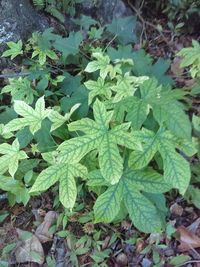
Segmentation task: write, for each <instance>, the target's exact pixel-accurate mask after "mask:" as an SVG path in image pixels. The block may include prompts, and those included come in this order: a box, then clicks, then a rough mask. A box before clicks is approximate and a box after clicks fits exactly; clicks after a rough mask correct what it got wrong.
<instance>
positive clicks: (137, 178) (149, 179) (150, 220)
mask: <svg viewBox="0 0 200 267" xmlns="http://www.w3.org/2000/svg"><path fill="white" fill-rule="evenodd" d="M100 180H101V183H99V181H100ZM90 181H93V182H92V184H93V185H95V181H97V184H99V185H100V184H101V185H103V177H101V176H100V173H99V172H98V171H93V172H91V173H90V174H89V181H88V183H89V184H90ZM104 185H106V184H105V183H104ZM168 190H169V185H168V184H167V183H166V182H165V181H164V179H163V177H162V175H160V174H159V173H157V172H156V171H154V170H151V169H147V170H144V171H134V170H130V169H127V170H125V171H124V173H123V175H122V177H121V179H120V181H119V183H117V184H116V185H113V186H110V187H109V188H108V189H107V190H106V191H105V192H104V193H103V194H101V195H100V196H99V197H98V198H97V200H96V203H95V205H94V214H95V221H96V222H102V221H103V222H111V221H113V220H114V218H115V217H116V216H117V214H118V212H119V210H120V206H121V202H122V200H124V202H125V205H126V208H127V210H128V212H129V215H130V217H131V219H132V221H133V223H134V225H135V226H136V227H137V228H138V229H139V230H141V231H143V232H157V231H159V230H160V229H161V224H162V223H161V218H160V216H159V213H158V211H157V209H156V207H155V206H154V204H153V203H152V202H151V201H150V200H148V199H147V198H146V197H145V196H144V195H143V194H142V193H141V191H145V192H152V193H154V192H156V193H163V192H166V191H168Z"/></svg>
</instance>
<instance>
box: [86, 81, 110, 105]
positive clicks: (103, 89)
mask: <svg viewBox="0 0 200 267" xmlns="http://www.w3.org/2000/svg"><path fill="white" fill-rule="evenodd" d="M84 85H85V86H86V88H87V89H88V90H90V92H89V98H88V104H91V103H92V100H93V98H94V97H95V96H98V95H100V96H105V97H106V98H107V99H110V97H111V95H112V91H111V83H108V82H105V81H104V79H102V78H98V80H97V81H92V80H89V81H87V82H85V83H84Z"/></svg>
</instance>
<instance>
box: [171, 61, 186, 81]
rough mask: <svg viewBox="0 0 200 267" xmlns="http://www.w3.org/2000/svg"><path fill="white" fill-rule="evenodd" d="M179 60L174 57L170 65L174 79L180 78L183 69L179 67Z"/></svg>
mask: <svg viewBox="0 0 200 267" xmlns="http://www.w3.org/2000/svg"><path fill="white" fill-rule="evenodd" d="M180 63H181V58H180V57H175V58H174V60H173V62H172V64H171V72H172V74H173V75H174V76H175V77H177V78H178V77H180V76H182V74H183V72H184V69H183V68H181V67H180Z"/></svg>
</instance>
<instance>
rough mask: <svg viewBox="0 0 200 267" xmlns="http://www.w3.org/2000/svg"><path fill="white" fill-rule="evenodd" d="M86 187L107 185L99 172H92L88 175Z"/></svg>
mask: <svg viewBox="0 0 200 267" xmlns="http://www.w3.org/2000/svg"><path fill="white" fill-rule="evenodd" d="M87 185H88V186H104V185H108V183H107V182H106V180H105V179H104V178H103V176H102V174H101V172H100V170H93V171H91V172H90V173H89V174H88V181H87Z"/></svg>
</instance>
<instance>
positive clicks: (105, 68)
mask: <svg viewBox="0 0 200 267" xmlns="http://www.w3.org/2000/svg"><path fill="white" fill-rule="evenodd" d="M92 56H93V57H94V58H95V59H96V60H94V61H91V62H89V63H88V65H87V66H86V68H85V71H86V72H89V73H91V72H95V71H97V70H100V77H101V78H102V79H105V77H106V76H107V74H108V73H109V70H110V65H109V63H110V59H109V57H108V56H106V55H103V53H102V52H95V53H93V54H92Z"/></svg>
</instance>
